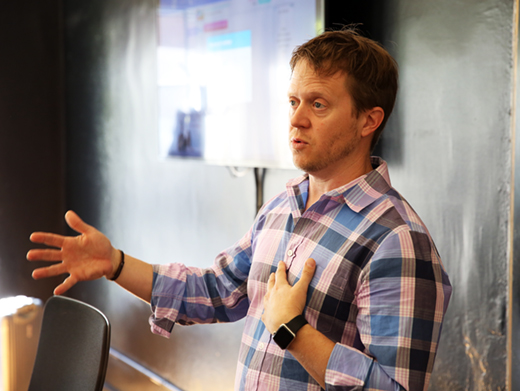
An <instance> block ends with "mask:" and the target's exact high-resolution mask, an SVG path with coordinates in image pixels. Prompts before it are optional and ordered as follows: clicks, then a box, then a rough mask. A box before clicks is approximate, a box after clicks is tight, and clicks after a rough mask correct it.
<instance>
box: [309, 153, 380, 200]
mask: <svg viewBox="0 0 520 391" xmlns="http://www.w3.org/2000/svg"><path fill="white" fill-rule="evenodd" d="M370 171H372V163H371V162H370V156H366V157H363V158H360V159H358V160H356V161H353V162H349V164H344V165H338V166H336V167H333V168H332V169H330V168H327V169H325V170H323V171H321V172H317V173H309V198H308V199H307V205H306V206H305V210H307V209H309V208H310V207H311V206H312V205H313V204H314V203H315V202H316V201H318V200H319V199H320V198H321V196H322V195H323V194H325V193H327V192H329V191H331V190H334V189H337V188H338V187H340V186H343V185H346V184H347V183H349V182H352V181H353V180H354V179H357V178H359V177H360V176H362V175H365V174H368V173H369V172H370Z"/></svg>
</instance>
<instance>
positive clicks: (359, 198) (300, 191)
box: [287, 156, 392, 213]
mask: <svg viewBox="0 0 520 391" xmlns="http://www.w3.org/2000/svg"><path fill="white" fill-rule="evenodd" d="M370 159H371V163H372V167H373V168H374V169H373V170H372V171H370V172H369V173H368V174H365V175H362V176H360V177H358V178H356V179H354V180H353V181H351V182H349V183H347V184H345V185H343V186H340V187H338V188H336V189H334V190H331V191H329V192H327V193H325V195H327V196H329V197H331V198H336V199H338V201H340V200H342V201H343V202H345V203H346V204H347V205H348V206H349V208H350V209H352V210H353V211H354V212H356V213H359V212H360V211H361V210H363V209H364V208H366V207H367V206H369V205H370V204H372V203H373V202H374V201H376V200H377V199H379V198H380V197H381V196H383V194H385V193H386V192H387V191H388V190H390V189H391V187H392V185H391V182H390V175H389V173H388V166H387V164H386V162H385V161H384V160H383V159H381V158H380V157H377V156H372V157H371V158H370ZM308 179H309V174H307V173H305V174H303V175H301V176H300V177H298V178H294V179H292V180H290V181H289V182H288V183H287V190H288V193H289V195H290V196H292V197H296V198H297V204H298V206H297V208H298V209H300V207H301V205H300V204H301V203H302V202H304V201H306V199H307V197H306V196H307V193H308V188H309V183H308ZM302 196H303V197H302ZM295 206H296V205H295Z"/></svg>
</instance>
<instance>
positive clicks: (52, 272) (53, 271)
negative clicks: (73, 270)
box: [32, 263, 67, 280]
mask: <svg viewBox="0 0 520 391" xmlns="http://www.w3.org/2000/svg"><path fill="white" fill-rule="evenodd" d="M65 273H67V269H66V267H65V265H64V264H63V263H57V264H54V265H51V266H47V267H40V268H38V269H35V270H34V271H33V272H32V277H33V278H34V279H35V280H40V279H42V278H47V277H54V276H59V275H60V274H65Z"/></svg>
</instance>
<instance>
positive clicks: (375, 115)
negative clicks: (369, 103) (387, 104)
mask: <svg viewBox="0 0 520 391" xmlns="http://www.w3.org/2000/svg"><path fill="white" fill-rule="evenodd" d="M363 117H364V118H365V123H364V125H363V128H362V129H361V136H363V137H366V136H370V135H371V134H372V133H374V132H375V130H376V129H377V128H379V125H381V122H383V119H384V118H385V112H384V111H383V109H382V108H381V107H373V108H371V109H368V110H366V111H365V112H364V113H363Z"/></svg>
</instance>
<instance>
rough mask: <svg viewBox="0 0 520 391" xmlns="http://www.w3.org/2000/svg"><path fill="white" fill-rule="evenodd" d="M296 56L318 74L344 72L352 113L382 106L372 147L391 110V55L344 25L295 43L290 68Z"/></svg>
mask: <svg viewBox="0 0 520 391" xmlns="http://www.w3.org/2000/svg"><path fill="white" fill-rule="evenodd" d="M300 60H306V61H307V62H308V63H309V64H310V65H312V67H313V68H314V70H315V71H316V72H318V73H319V74H321V75H325V76H330V75H333V74H335V73H336V72H338V71H343V72H345V73H346V75H347V85H346V88H347V91H349V93H350V95H351V96H352V99H353V101H354V109H355V110H356V112H355V113H354V114H355V115H356V116H358V115H359V113H361V112H363V111H365V110H369V109H371V108H374V107H381V108H382V109H383V111H384V113H385V116H384V119H383V122H381V125H379V128H377V129H376V131H375V132H374V137H373V138H372V145H371V151H372V150H373V149H374V147H375V145H376V144H377V141H378V140H379V136H380V135H381V132H382V131H383V128H384V127H385V125H386V122H387V120H388V117H390V114H391V113H392V110H393V108H394V104H395V98H396V95H397V80H398V70H397V63H396V62H395V60H394V59H393V58H392V56H391V55H390V54H389V53H388V52H387V51H386V50H385V49H384V48H383V47H382V46H381V45H380V44H379V43H377V42H375V41H373V40H371V39H368V38H365V37H363V36H361V35H360V34H359V33H358V32H357V31H356V30H355V29H354V28H352V27H346V28H344V29H342V30H339V31H326V32H324V33H322V34H320V35H318V36H317V37H315V38H312V39H311V40H310V41H308V42H306V43H304V44H303V45H300V46H297V47H296V48H295V49H294V51H293V54H292V58H291V62H290V65H291V70H292V71H294V67H295V66H296V64H297V63H298V62H299V61H300Z"/></svg>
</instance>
